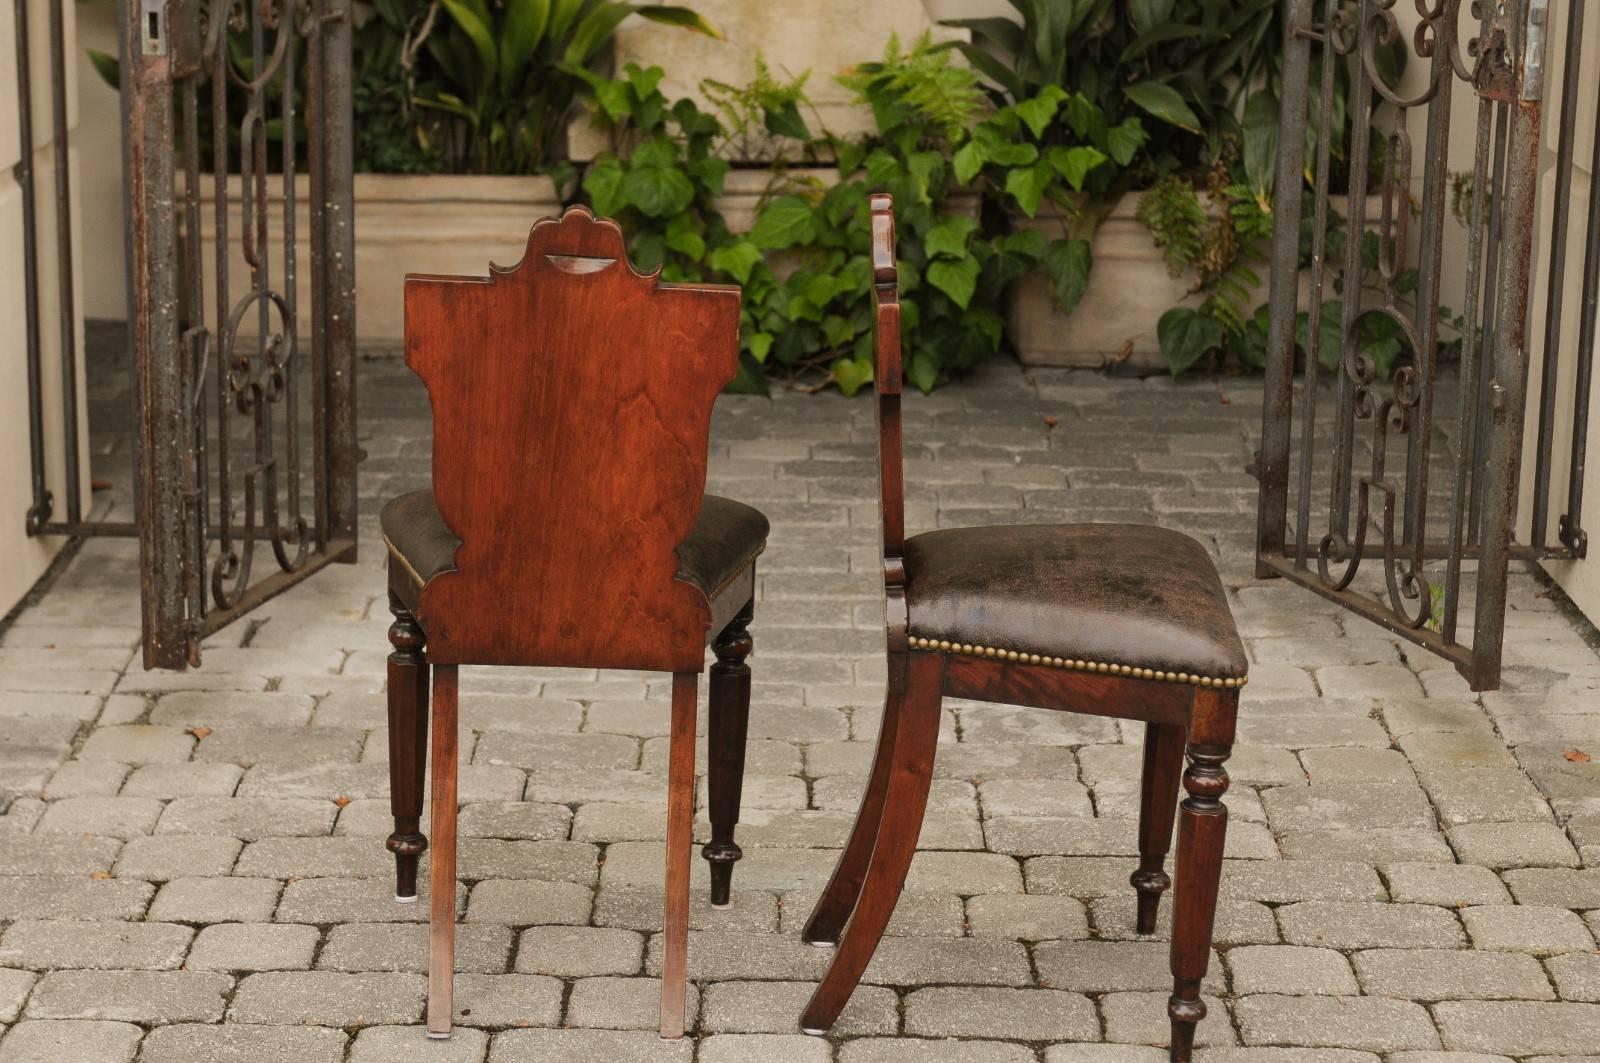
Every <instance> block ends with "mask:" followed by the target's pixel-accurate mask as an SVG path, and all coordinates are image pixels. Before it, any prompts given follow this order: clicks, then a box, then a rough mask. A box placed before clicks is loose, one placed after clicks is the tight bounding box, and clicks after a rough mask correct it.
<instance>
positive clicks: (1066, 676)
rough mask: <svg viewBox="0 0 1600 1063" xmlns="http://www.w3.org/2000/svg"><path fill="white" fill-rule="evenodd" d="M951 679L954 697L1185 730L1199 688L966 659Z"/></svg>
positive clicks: (957, 659) (954, 661) (957, 661)
mask: <svg viewBox="0 0 1600 1063" xmlns="http://www.w3.org/2000/svg"><path fill="white" fill-rule="evenodd" d="M945 676H946V677H945V693H947V694H949V695H950V696H952V697H958V698H969V699H971V700H974V701H995V702H1000V703H1002V704H1005V705H1029V706H1033V707H1035V708H1040V709H1054V710H1056V711H1058V712H1078V713H1087V714H1089V715H1093V716H1114V717H1116V718H1118V719H1122V720H1154V721H1156V722H1158V723H1172V724H1180V725H1181V724H1185V723H1187V722H1188V720H1189V704H1190V702H1191V701H1192V700H1193V698H1194V689H1195V688H1193V687H1190V686H1187V685H1185V684H1182V683H1156V682H1151V681H1149V680H1144V679H1132V678H1129V677H1125V676H1116V675H1100V674H1099V673H1096V672H1074V671H1070V670H1068V669H1065V668H1051V667H1049V666H1048V665H1039V664H1019V663H1014V662H1010V661H1001V660H991V659H989V658H986V657H967V656H961V655H952V656H951V657H950V664H949V666H948V670H947V671H946V673H945Z"/></svg>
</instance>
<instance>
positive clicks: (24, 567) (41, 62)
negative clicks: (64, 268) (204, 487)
mask: <svg viewBox="0 0 1600 1063" xmlns="http://www.w3.org/2000/svg"><path fill="white" fill-rule="evenodd" d="M64 6H65V11H66V19H67V27H66V48H67V54H68V55H69V56H70V55H72V54H73V53H74V52H75V51H76V49H77V41H76V34H75V31H74V26H73V15H74V10H75V8H76V7H77V5H76V4H66V5H64ZM48 14H49V8H48V6H47V3H46V0H29V5H28V30H29V38H30V41H31V47H30V49H29V55H30V58H31V62H30V66H31V68H32V70H31V73H32V77H31V79H30V81H31V84H32V90H33V137H34V153H33V167H34V180H35V185H34V187H35V189H36V202H37V203H38V204H39V206H40V208H41V209H40V211H39V216H38V233H39V241H38V246H39V252H40V254H39V271H38V278H39V293H40V300H41V304H42V313H41V315H40V321H39V332H40V337H41V341H42V342H41V349H42V352H43V358H42V363H43V364H42V373H43V382H44V404H45V413H46V417H45V422H44V432H45V440H46V448H47V449H46V456H47V462H46V472H47V478H48V482H49V485H50V488H51V490H52V491H53V492H54V494H55V497H56V514H57V516H58V518H59V517H60V515H61V514H63V513H64V512H65V510H66V498H67V490H68V487H67V484H66V483H65V472H64V464H65V459H64V456H63V452H64V447H63V446H62V445H61V438H62V421H61V331H60V321H61V318H60V314H59V313H58V311H57V307H58V305H59V298H58V293H59V287H58V284H57V258H56V239H55V225H56V221H55V190H54V186H55V171H54V160H53V148H52V145H53V138H52V118H51V97H50V67H49V62H48V58H47V57H48V55H49V22H48V21H47V19H48ZM75 80H76V78H75V77H73V76H72V75H71V72H70V69H69V75H68V77H67V86H68V125H69V129H70V128H71V127H74V126H76V124H77V99H76V93H75V92H74V91H73V83H74V81H75ZM17 84H18V81H17V70H16V23H15V17H14V13H13V10H12V5H10V4H5V5H3V6H0V350H3V351H4V352H5V354H4V357H0V559H3V560H0V614H3V613H5V612H6V611H7V610H9V609H10V608H11V607H12V606H13V605H15V604H16V602H17V601H18V600H19V599H20V598H21V597H22V596H23V594H25V593H26V592H27V590H28V588H29V587H30V586H32V585H33V582H34V581H35V580H36V579H38V578H39V576H40V574H41V573H43V571H44V570H45V568H46V566H48V565H49V563H50V560H51V558H53V557H54V556H55V554H56V551H57V550H59V549H60V547H61V542H60V540H56V539H34V538H29V537H28V536H27V535H26V534H25V532H24V530H23V521H24V519H25V518H26V516H27V512H28V509H29V508H30V507H31V506H32V504H33V491H32V479H31V473H30V463H29V441H28V385H27V382H28V377H27V360H26V357H25V353H24V352H25V351H26V349H27V348H26V331H25V307H26V301H25V300H24V298H23V263H24V255H23V244H22V190H21V188H20V187H19V186H18V185H17V182H16V179H15V177H14V175H13V167H14V166H15V165H16V163H17V162H18V160H19V159H20V158H21V146H20V143H21V139H20V130H19V128H18V114H17V107H16V100H17V92H16V86H17ZM72 139H73V134H71V133H69V142H71V141H72ZM69 167H70V171H71V174H72V177H73V184H74V191H76V184H77V179H78V175H79V169H78V165H77V152H76V150H74V151H72V152H71V153H70V160H69ZM82 232H83V227H82V226H81V225H80V226H76V227H75V228H74V233H73V236H74V240H73V243H74V252H73V258H74V262H75V263H79V262H82V260H83V256H82V254H81V248H82V245H83V241H82V238H81V234H82ZM109 236H110V237H111V239H112V241H113V244H114V248H115V254H116V255H117V257H118V258H121V256H122V250H121V246H122V241H121V232H120V230H118V231H115V232H113V233H111V234H109ZM75 272H76V271H75ZM80 278H81V273H79V274H78V276H75V278H74V283H75V284H76V285H77V286H78V287H77V289H75V290H81V283H80ZM81 305H82V304H81V302H80V303H79V306H80V307H81ZM73 330H74V333H75V335H76V337H77V346H78V350H79V351H80V352H81V351H82V349H83V323H82V319H81V317H80V318H79V319H78V320H76V321H74V322H73ZM77 387H78V394H79V408H80V410H81V409H83V408H84V399H83V368H82V362H81V361H80V362H79V366H78V379H77ZM79 428H80V431H79V453H80V454H81V455H83V462H82V468H81V470H80V471H81V477H80V482H79V483H78V484H77V485H76V489H77V490H78V492H79V497H80V498H81V499H82V500H83V504H84V506H85V512H87V507H88V504H89V492H88V482H89V470H88V454H89V434H88V420H87V418H83V419H81V420H80V424H79Z"/></svg>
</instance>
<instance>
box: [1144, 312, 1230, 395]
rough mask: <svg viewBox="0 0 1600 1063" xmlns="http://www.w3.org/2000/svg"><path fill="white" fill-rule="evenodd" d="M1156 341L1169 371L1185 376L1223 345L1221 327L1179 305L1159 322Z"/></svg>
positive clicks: (1175, 374)
mask: <svg viewBox="0 0 1600 1063" xmlns="http://www.w3.org/2000/svg"><path fill="white" fill-rule="evenodd" d="M1156 338H1157V339H1159V340H1160V341H1161V359H1162V361H1164V362H1166V363H1167V371H1168V372H1170V373H1171V374H1172V375H1173V376H1175V377H1176V376H1182V375H1183V373H1184V372H1185V371H1187V370H1188V369H1190V368H1191V367H1192V366H1193V365H1194V364H1195V363H1196V362H1198V361H1199V360H1200V359H1201V358H1203V357H1204V356H1205V354H1206V352H1207V351H1212V350H1215V349H1216V348H1217V347H1219V346H1220V345H1221V344H1222V325H1221V324H1219V323H1218V322H1217V321H1216V320H1215V319H1214V318H1209V317H1207V316H1205V315H1204V314H1202V313H1200V312H1199V311H1196V310H1190V309H1189V308H1188V307H1184V306H1178V307H1173V308H1172V309H1171V310H1168V311H1167V312H1166V313H1165V314H1162V315H1161V320H1160V321H1158V322H1156Z"/></svg>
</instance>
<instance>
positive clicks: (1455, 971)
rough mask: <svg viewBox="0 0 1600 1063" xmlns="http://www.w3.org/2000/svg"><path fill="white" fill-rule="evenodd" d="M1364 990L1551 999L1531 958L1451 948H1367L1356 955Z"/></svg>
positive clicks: (1427, 996) (1423, 996)
mask: <svg viewBox="0 0 1600 1063" xmlns="http://www.w3.org/2000/svg"><path fill="white" fill-rule="evenodd" d="M1354 961H1355V966H1356V974H1357V975H1358V976H1359V977H1360V979H1361V986H1362V988H1363V989H1364V990H1365V991H1366V992H1367V993H1369V994H1371V995H1373V996H1385V997H1401V998H1404V999H1406V1000H1461V999H1474V998H1476V999H1480V1000H1550V999H1553V997H1554V994H1553V993H1552V992H1551V990H1550V981H1549V979H1547V978H1546V977H1545V975H1544V971H1542V970H1541V969H1540V968H1539V962H1538V961H1537V960H1535V959H1534V958H1533V957H1532V956H1519V955H1510V954H1507V955H1496V954H1492V953H1483V952H1469V951H1466V950H1451V949H1368V950H1366V951H1362V952H1358V953H1356V954H1355V956H1354Z"/></svg>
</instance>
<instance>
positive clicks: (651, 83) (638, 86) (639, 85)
mask: <svg viewBox="0 0 1600 1063" xmlns="http://www.w3.org/2000/svg"><path fill="white" fill-rule="evenodd" d="M627 74H628V84H630V85H632V86H633V93H634V95H635V96H637V97H639V99H640V100H643V99H645V98H646V97H648V96H649V95H650V94H651V93H653V92H655V91H656V86H657V85H660V84H661V79H662V78H663V77H665V76H666V74H667V72H666V71H665V70H662V69H661V68H660V67H659V66H652V67H649V68H648V69H646V68H643V67H641V66H639V64H638V63H629V64H628V68H627Z"/></svg>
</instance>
